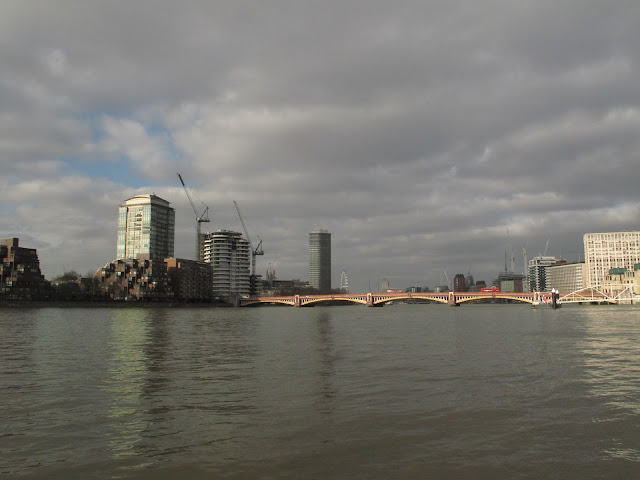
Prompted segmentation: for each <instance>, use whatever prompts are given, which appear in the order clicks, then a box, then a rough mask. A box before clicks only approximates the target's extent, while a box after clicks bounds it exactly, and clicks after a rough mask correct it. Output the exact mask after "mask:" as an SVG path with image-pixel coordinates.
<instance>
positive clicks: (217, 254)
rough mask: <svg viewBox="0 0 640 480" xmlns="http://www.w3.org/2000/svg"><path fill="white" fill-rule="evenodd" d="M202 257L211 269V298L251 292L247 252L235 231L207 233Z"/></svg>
mask: <svg viewBox="0 0 640 480" xmlns="http://www.w3.org/2000/svg"><path fill="white" fill-rule="evenodd" d="M203 248H204V252H203V258H204V261H205V263H209V264H210V265H211V268H212V269H213V273H212V275H213V278H212V292H213V296H214V298H219V299H223V300H226V301H233V300H235V299H236V298H238V297H240V296H245V295H249V294H250V293H251V270H250V268H251V252H250V250H251V249H250V247H249V242H248V241H247V240H246V239H244V238H242V234H241V233H239V232H233V231H231V230H217V231H215V232H211V233H207V234H205V236H204V242H203Z"/></svg>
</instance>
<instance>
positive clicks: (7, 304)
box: [0, 300, 233, 309]
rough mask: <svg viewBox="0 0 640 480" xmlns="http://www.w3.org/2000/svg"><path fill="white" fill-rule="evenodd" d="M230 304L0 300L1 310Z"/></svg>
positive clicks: (178, 306)
mask: <svg viewBox="0 0 640 480" xmlns="http://www.w3.org/2000/svg"><path fill="white" fill-rule="evenodd" d="M232 306H233V305H231V304H230V303H225V302H212V303H174V302H135V301H134V302H129V301H68V300H59V301H56V300H42V301H28V300H0V309H2V308H23V309H26V308H221V307H232Z"/></svg>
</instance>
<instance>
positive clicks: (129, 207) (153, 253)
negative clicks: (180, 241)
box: [116, 194, 175, 260]
mask: <svg viewBox="0 0 640 480" xmlns="http://www.w3.org/2000/svg"><path fill="white" fill-rule="evenodd" d="M169 205H170V203H169V202H167V201H166V200H163V199H162V198H160V197H157V196H156V195H153V194H151V195H136V196H135V197H133V198H130V199H128V200H127V201H125V203H124V204H123V205H120V207H119V209H118V246H117V250H116V258H118V259H122V258H141V257H146V258H149V259H151V260H164V259H165V258H171V257H173V246H174V243H173V242H174V237H175V210H174V209H173V208H171V207H170V206H169Z"/></svg>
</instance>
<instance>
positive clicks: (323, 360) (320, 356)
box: [314, 309, 336, 417]
mask: <svg viewBox="0 0 640 480" xmlns="http://www.w3.org/2000/svg"><path fill="white" fill-rule="evenodd" d="M316 310H318V315H317V316H316V318H315V319H314V321H315V325H316V329H317V346H316V349H315V351H316V355H317V362H318V368H317V372H318V389H317V392H318V401H317V408H318V410H319V411H320V412H322V413H323V414H325V415H327V416H328V417H330V416H331V413H333V409H334V403H333V400H334V398H335V396H336V387H335V385H334V375H335V373H336V372H335V355H336V354H335V351H334V344H333V333H334V332H333V325H332V317H331V315H330V314H329V312H327V310H326V309H316Z"/></svg>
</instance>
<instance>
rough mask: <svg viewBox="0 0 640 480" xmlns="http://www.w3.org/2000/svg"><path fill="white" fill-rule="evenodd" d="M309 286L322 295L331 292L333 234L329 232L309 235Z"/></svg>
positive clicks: (322, 231)
mask: <svg viewBox="0 0 640 480" xmlns="http://www.w3.org/2000/svg"><path fill="white" fill-rule="evenodd" d="M309 286H311V287H313V288H315V289H317V290H318V291H319V292H321V293H327V292H329V291H330V290H331V234H330V233H329V232H328V231H327V230H314V231H313V232H311V233H310V234H309Z"/></svg>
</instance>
